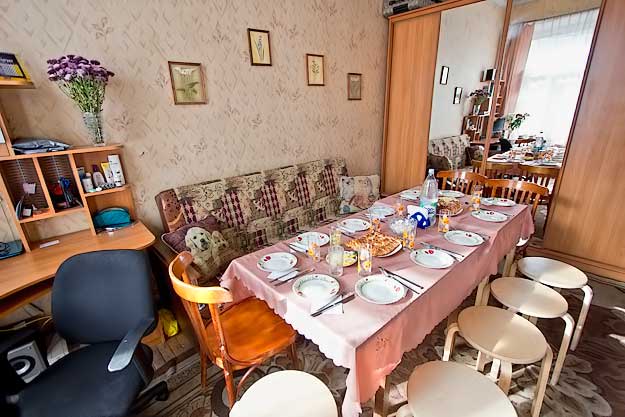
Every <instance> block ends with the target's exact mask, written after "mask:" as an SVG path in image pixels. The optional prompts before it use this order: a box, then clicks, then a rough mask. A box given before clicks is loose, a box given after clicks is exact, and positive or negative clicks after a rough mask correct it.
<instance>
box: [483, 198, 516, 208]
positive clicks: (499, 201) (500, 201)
mask: <svg viewBox="0 0 625 417" xmlns="http://www.w3.org/2000/svg"><path fill="white" fill-rule="evenodd" d="M482 204H484V205H486V206H501V207H512V206H514V205H515V204H516V203H515V202H514V201H513V200H510V199H508V198H499V197H486V198H483V199H482Z"/></svg>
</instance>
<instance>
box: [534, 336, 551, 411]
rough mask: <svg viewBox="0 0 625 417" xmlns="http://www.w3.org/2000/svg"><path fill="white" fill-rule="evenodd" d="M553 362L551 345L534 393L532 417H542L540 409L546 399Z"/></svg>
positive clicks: (544, 359) (546, 353)
mask: <svg viewBox="0 0 625 417" xmlns="http://www.w3.org/2000/svg"><path fill="white" fill-rule="evenodd" d="M552 360H553V352H552V351H551V348H550V347H549V345H547V351H546V352H545V357H544V358H543V361H542V365H541V367H540V374H539V375H538V381H536V390H535V391H534V402H533V403H532V417H540V409H541V408H542V406H543V400H544V399H545V390H546V389H547V379H549V371H550V369H551V361H552Z"/></svg>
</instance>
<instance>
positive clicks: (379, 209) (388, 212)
mask: <svg viewBox="0 0 625 417" xmlns="http://www.w3.org/2000/svg"><path fill="white" fill-rule="evenodd" d="M367 214H372V215H374V216H376V217H388V216H392V215H393V214H395V209H394V208H393V207H391V206H386V205H382V204H377V205H374V206H371V207H369V212H368V213H367Z"/></svg>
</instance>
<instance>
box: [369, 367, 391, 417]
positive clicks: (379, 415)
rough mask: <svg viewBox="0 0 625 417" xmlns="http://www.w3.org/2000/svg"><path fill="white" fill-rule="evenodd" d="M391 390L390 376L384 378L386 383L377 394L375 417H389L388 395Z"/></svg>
mask: <svg viewBox="0 0 625 417" xmlns="http://www.w3.org/2000/svg"><path fill="white" fill-rule="evenodd" d="M390 389H391V381H390V376H388V375H387V376H386V378H384V382H383V383H382V385H381V386H380V388H378V390H377V391H376V393H375V401H374V406H373V416H374V417H387V416H388V393H389V391H390Z"/></svg>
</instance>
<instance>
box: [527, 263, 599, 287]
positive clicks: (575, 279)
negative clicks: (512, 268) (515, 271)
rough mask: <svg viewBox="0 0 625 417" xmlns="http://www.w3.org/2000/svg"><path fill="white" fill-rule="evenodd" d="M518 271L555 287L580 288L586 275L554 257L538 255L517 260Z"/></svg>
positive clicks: (586, 279)
mask: <svg viewBox="0 0 625 417" xmlns="http://www.w3.org/2000/svg"><path fill="white" fill-rule="evenodd" d="M518 268H519V271H520V272H521V273H522V274H523V275H525V276H526V277H528V278H531V279H533V280H535V281H538V282H540V283H542V284H545V285H549V286H550V287H556V288H568V289H571V288H582V287H583V286H584V285H586V284H587V283H588V277H587V276H586V274H584V273H583V272H582V271H580V270H579V269H577V268H575V267H574V266H571V265H569V264H565V263H564V262H561V261H557V260H555V259H549V258H542V257H539V256H531V257H526V258H523V259H521V260H519V263H518Z"/></svg>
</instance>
